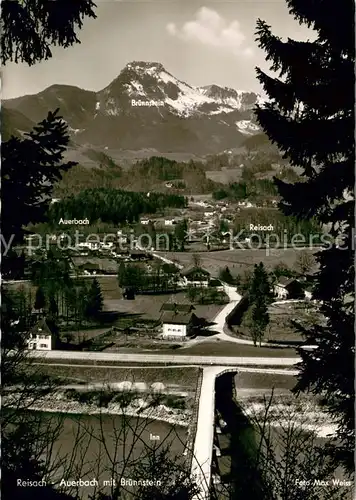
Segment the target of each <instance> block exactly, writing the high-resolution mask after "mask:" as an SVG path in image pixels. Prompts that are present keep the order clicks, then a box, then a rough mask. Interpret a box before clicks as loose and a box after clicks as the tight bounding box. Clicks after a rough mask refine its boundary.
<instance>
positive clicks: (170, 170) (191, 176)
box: [54, 150, 217, 197]
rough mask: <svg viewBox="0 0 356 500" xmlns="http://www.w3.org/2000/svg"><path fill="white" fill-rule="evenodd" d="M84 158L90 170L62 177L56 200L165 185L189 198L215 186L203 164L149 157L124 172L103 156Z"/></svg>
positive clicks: (89, 152)
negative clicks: (86, 191)
mask: <svg viewBox="0 0 356 500" xmlns="http://www.w3.org/2000/svg"><path fill="white" fill-rule="evenodd" d="M85 156H87V158H88V159H89V160H91V162H95V163H94V164H93V166H90V167H89V166H84V165H81V164H79V165H76V166H75V167H74V168H72V169H71V170H70V171H69V172H67V173H65V174H64V175H63V179H62V180H61V182H60V183H58V185H57V186H56V187H55V192H54V194H55V196H58V197H61V196H64V195H67V194H77V193H80V192H81V191H82V190H83V189H88V188H92V187H105V188H107V187H113V188H117V189H128V190H130V191H147V190H148V189H151V190H153V189H154V190H160V191H166V190H167V189H169V188H167V186H165V184H166V183H168V182H170V183H172V182H173V185H172V188H173V189H175V190H184V191H183V192H185V193H187V194H190V193H193V194H199V193H210V192H212V191H213V190H214V189H216V187H217V184H216V183H214V182H213V181H211V180H209V179H207V177H206V175H205V171H206V167H205V164H204V163H203V162H197V161H193V160H190V161H189V162H177V161H175V160H170V159H168V158H165V157H161V156H152V157H150V158H146V159H144V160H140V161H137V162H135V163H134V164H132V165H130V166H129V167H127V166H126V168H123V167H122V166H121V165H119V162H118V161H114V160H113V159H112V158H111V157H110V156H109V155H107V154H106V153H101V152H99V151H94V150H87V151H86V152H85Z"/></svg>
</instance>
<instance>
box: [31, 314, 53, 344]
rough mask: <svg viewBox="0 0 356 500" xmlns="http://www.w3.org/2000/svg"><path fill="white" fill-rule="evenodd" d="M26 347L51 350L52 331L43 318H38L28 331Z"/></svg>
mask: <svg viewBox="0 0 356 500" xmlns="http://www.w3.org/2000/svg"><path fill="white" fill-rule="evenodd" d="M27 346H28V349H31V350H32V349H36V350H38V351H51V350H52V332H51V329H50V328H49V326H48V325H47V322H46V320H45V319H44V318H42V319H40V320H39V321H38V322H37V323H36V325H35V326H34V327H33V328H32V330H31V332H30V337H29V339H28V340H27Z"/></svg>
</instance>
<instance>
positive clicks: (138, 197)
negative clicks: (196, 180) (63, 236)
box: [48, 188, 187, 226]
mask: <svg viewBox="0 0 356 500" xmlns="http://www.w3.org/2000/svg"><path fill="white" fill-rule="evenodd" d="M186 205H187V199H186V198H184V196H179V195H176V194H162V193H134V192H130V191H124V190H120V189H112V188H97V189H95V188H94V189H86V190H84V191H82V192H81V193H79V194H78V195H76V196H75V195H71V196H68V197H67V198H64V199H62V200H60V201H59V202H57V203H53V204H52V205H51V207H50V209H49V211H48V219H49V221H50V223H51V224H52V225H53V226H56V225H57V224H58V222H59V220H60V219H61V218H63V219H67V220H71V219H75V218H76V219H80V220H82V219H85V218H87V219H88V220H89V223H94V222H96V221H98V220H99V219H100V220H101V221H103V222H111V223H113V224H119V223H125V222H128V223H132V222H137V221H138V220H139V217H140V215H141V214H144V213H150V214H153V213H156V212H157V211H160V210H162V209H164V208H166V207H173V208H184V207H185V206H186Z"/></svg>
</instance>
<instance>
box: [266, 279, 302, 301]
mask: <svg viewBox="0 0 356 500" xmlns="http://www.w3.org/2000/svg"><path fill="white" fill-rule="evenodd" d="M273 292H274V295H276V296H277V298H278V299H281V300H286V299H295V298H300V297H301V295H303V294H302V293H301V292H302V286H301V284H300V283H299V282H298V281H297V280H296V279H294V278H287V277H286V276H281V277H280V278H279V279H278V281H277V283H276V284H275V285H274V287H273Z"/></svg>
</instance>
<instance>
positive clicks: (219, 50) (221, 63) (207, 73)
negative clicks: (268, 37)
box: [2, 0, 314, 99]
mask: <svg viewBox="0 0 356 500" xmlns="http://www.w3.org/2000/svg"><path fill="white" fill-rule="evenodd" d="M96 3H97V5H98V7H97V10H96V13H97V16H98V17H97V19H94V20H92V19H89V20H86V21H85V22H84V27H83V29H82V30H81V31H79V32H78V38H79V39H80V40H81V44H77V45H75V46H74V47H70V48H68V49H63V48H54V49H53V58H52V59H50V60H48V61H44V62H42V63H39V64H36V65H35V66H33V67H31V68H29V67H27V66H26V65H24V64H17V65H16V64H10V63H8V64H7V66H6V67H5V68H3V70H2V75H3V83H2V98H3V99H8V98H12V97H17V96H20V95H24V94H34V93H37V92H40V91H41V90H44V89H45V88H46V87H48V86H50V85H53V84H55V83H60V84H68V85H76V86H78V87H81V88H84V89H87V90H94V91H95V90H101V89H102V88H104V87H106V86H107V85H108V84H109V83H110V82H111V81H112V80H113V79H114V78H115V77H116V76H117V75H118V74H119V73H120V71H121V70H122V68H123V67H124V66H125V65H126V64H127V63H128V62H131V61H135V60H136V61H153V62H161V63H162V64H163V66H164V67H165V68H166V70H167V71H168V72H170V73H172V74H173V75H174V76H175V77H177V78H179V79H180V80H184V81H186V82H187V83H189V84H191V85H210V84H213V83H215V84H218V85H223V86H228V87H233V88H235V89H241V90H251V91H257V92H261V88H260V86H259V83H258V82H257V80H256V77H255V70H254V68H255V67H256V66H260V67H262V68H263V69H268V65H267V64H266V63H265V60H264V57H265V54H264V52H263V51H261V50H260V49H259V48H258V47H257V45H256V43H255V41H254V38H255V37H254V31H255V27H256V20H257V19H258V18H261V19H263V20H265V21H266V22H267V23H268V24H270V25H271V26H272V31H273V33H275V34H276V35H278V36H280V37H282V38H284V39H285V38H287V37H290V38H295V39H299V40H306V39H307V38H311V39H312V38H314V36H313V32H312V31H311V30H308V29H307V28H306V27H304V26H300V25H299V24H298V23H297V21H295V20H294V19H293V17H292V16H291V15H290V14H289V13H288V10H287V7H286V4H285V1H284V0H276V1H273V2H271V1H266V0H262V1H261V0H260V1H252V0H230V1H229V2H227V1H221V0H215V1H214V2H201V1H195V0H156V1H152V0H146V1H142V0H141V1H137V0H126V1H124V0H111V1H108V0H97V1H96Z"/></svg>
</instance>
